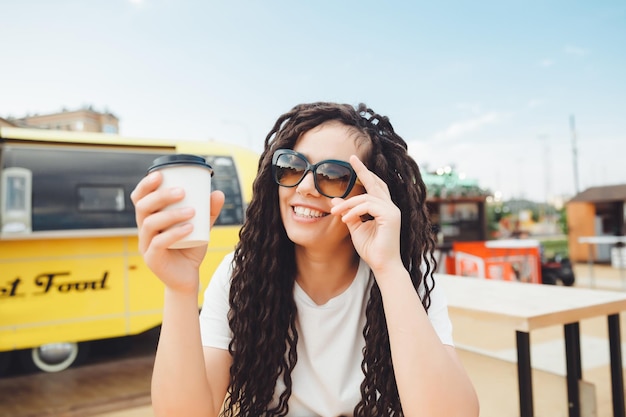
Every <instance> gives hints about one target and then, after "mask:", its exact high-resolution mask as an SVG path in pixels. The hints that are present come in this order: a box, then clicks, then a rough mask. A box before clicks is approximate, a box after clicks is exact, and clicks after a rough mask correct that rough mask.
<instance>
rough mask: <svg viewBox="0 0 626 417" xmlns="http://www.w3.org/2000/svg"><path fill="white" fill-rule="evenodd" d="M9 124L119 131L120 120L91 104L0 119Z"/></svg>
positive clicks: (31, 126) (86, 130)
mask: <svg viewBox="0 0 626 417" xmlns="http://www.w3.org/2000/svg"><path fill="white" fill-rule="evenodd" d="M3 121H4V122H7V123H9V124H8V126H16V127H29V128H33V127H34V128H40V129H52V130H70V131H79V132H104V133H119V120H118V118H117V117H116V116H115V115H113V114H112V113H110V112H108V111H105V112H103V113H101V112H98V111H95V110H94V109H93V108H92V107H91V106H87V107H83V108H81V109H78V110H66V109H63V110H62V111H60V112H58V113H49V114H34V115H28V116H26V117H21V118H8V119H0V126H7V125H3V124H1V123H2V122H3Z"/></svg>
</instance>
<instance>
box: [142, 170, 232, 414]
mask: <svg viewBox="0 0 626 417" xmlns="http://www.w3.org/2000/svg"><path fill="white" fill-rule="evenodd" d="M161 180H162V179H161V175H160V173H158V172H156V173H153V174H150V175H148V176H147V177H146V178H144V179H143V180H142V181H140V182H139V184H138V185H137V187H136V188H135V190H134V191H133V192H132V194H131V199H132V201H133V203H134V204H135V208H136V210H135V213H136V220H137V227H138V236H139V250H140V252H141V253H142V255H143V257H144V260H145V262H146V264H147V265H148V267H149V268H150V269H151V270H152V271H153V272H154V273H155V275H156V276H157V277H158V278H159V279H160V280H161V281H162V282H163V283H164V284H165V297H164V307H163V324H162V328H161V335H160V338H159V344H158V347H157V354H156V360H155V365H154V372H153V375H152V401H153V408H154V411H155V415H156V416H171V415H184V416H189V417H192V416H217V415H218V413H219V411H220V407H221V405H222V402H223V400H224V396H225V394H226V389H227V385H228V380H229V366H230V365H229V360H230V355H229V354H228V352H227V351H223V350H220V349H210V348H205V349H203V347H202V343H201V341H200V325H199V318H198V287H199V279H198V278H199V267H200V263H201V262H202V260H203V258H204V255H205V253H206V246H205V247H199V248H190V249H180V250H170V249H167V247H168V246H169V245H170V244H171V243H173V242H174V241H176V240H178V239H180V238H181V237H183V236H185V235H186V234H188V233H190V232H191V227H190V226H188V225H182V226H179V227H175V228H172V229H169V230H167V231H165V232H162V231H163V230H166V229H168V227H169V226H171V225H174V224H176V223H179V222H184V221H186V220H189V219H190V218H191V217H192V216H193V214H194V212H193V209H192V208H183V209H178V210H171V211H169V210H168V211H163V208H164V207H166V206H167V205H169V204H171V203H173V202H176V201H179V200H181V199H182V198H183V190H181V189H158V186H159V184H160V183H161ZM223 204H224V194H223V193H221V192H213V193H212V195H211V224H213V222H214V221H215V219H216V218H217V216H218V215H219V212H220V210H221V208H222V206H223ZM208 370H210V372H209V371H208Z"/></svg>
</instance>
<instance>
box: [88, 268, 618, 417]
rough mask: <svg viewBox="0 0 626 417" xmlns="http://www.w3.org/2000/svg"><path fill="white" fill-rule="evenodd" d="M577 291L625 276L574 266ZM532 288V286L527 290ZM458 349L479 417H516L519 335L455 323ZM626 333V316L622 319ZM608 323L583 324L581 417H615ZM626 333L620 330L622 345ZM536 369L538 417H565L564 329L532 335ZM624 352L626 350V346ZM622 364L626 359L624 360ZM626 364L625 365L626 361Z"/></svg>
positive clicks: (134, 412) (137, 410)
mask: <svg viewBox="0 0 626 417" xmlns="http://www.w3.org/2000/svg"><path fill="white" fill-rule="evenodd" d="M574 270H575V274H576V278H577V280H576V281H577V282H576V286H580V287H584V288H590V287H593V288H598V289H605V290H614V291H622V290H624V289H625V288H626V285H624V282H625V281H626V271H620V270H617V269H615V268H612V267H611V266H607V265H593V267H592V268H591V269H590V267H589V266H588V265H587V264H577V265H575V266H574ZM529 285H531V284H529ZM452 321H453V324H454V329H455V330H454V337H455V343H456V344H457V349H458V352H459V355H460V357H461V360H462V361H463V363H464V365H465V367H466V369H467V372H468V374H469V375H470V377H471V379H472V381H473V383H474V386H475V388H476V391H477V393H478V397H479V400H480V404H481V413H480V415H481V417H509V416H510V417H517V416H519V402H518V391H517V367H516V350H515V333H514V332H512V331H508V332H507V331H502V329H501V328H497V327H493V326H490V325H487V324H485V323H481V322H478V321H475V320H470V319H463V318H461V317H454V316H453V317H452ZM621 325H622V328H624V327H626V313H623V314H622V315H621ZM607 333H608V330H607V321H606V319H605V318H594V319H589V320H585V321H583V322H581V324H580V334H581V351H582V365H583V381H584V383H583V386H584V390H583V391H584V393H583V395H582V396H583V397H585V398H586V400H585V401H584V403H583V404H582V408H583V410H584V414H583V416H594V417H609V416H612V415H613V414H612V405H611V404H612V403H611V386H610V370H609V347H608V338H607V337H608V336H607ZM624 334H626V331H625V330H624V329H622V340H623V341H626V337H625V336H624ZM530 340H531V361H532V365H533V374H532V378H533V387H534V388H533V397H534V403H535V416H536V417H561V416H563V417H565V416H567V415H568V409H567V388H566V382H565V348H564V342H563V329H562V327H549V328H545V329H541V330H536V331H533V332H531V334H530ZM622 352H623V353H626V346H624V342H622ZM623 360H624V359H623ZM624 363H626V360H624ZM153 416H154V414H153V412H152V409H151V407H150V405H142V406H138V407H131V408H128V409H124V410H119V411H114V412H109V413H104V414H99V417H153Z"/></svg>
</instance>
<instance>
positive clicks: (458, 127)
mask: <svg viewBox="0 0 626 417" xmlns="http://www.w3.org/2000/svg"><path fill="white" fill-rule="evenodd" d="M501 118H502V115H501V114H500V113H497V112H489V113H485V114H483V115H480V116H478V117H474V118H472V119H466V120H461V121H458V122H454V123H452V124H451V125H450V126H448V127H447V128H446V129H444V130H442V131H439V132H437V133H436V134H435V135H434V139H438V140H440V139H451V138H455V137H459V136H462V135H464V134H466V133H469V132H474V131H477V130H479V129H481V128H482V127H484V126H487V125H490V124H493V123H496V122H498V121H499V120H500V119H501Z"/></svg>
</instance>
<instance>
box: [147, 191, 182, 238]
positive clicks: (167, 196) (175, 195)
mask: <svg viewBox="0 0 626 417" xmlns="http://www.w3.org/2000/svg"><path fill="white" fill-rule="evenodd" d="M183 198H185V190H184V189H183V188H180V187H173V188H160V189H157V190H154V191H152V192H150V193H149V194H146V195H144V196H143V197H142V198H141V199H140V200H138V201H137V203H135V219H136V221H137V227H140V228H141V227H142V226H143V221H144V220H145V219H146V218H147V217H148V216H150V215H152V214H154V213H157V212H159V211H164V209H165V208H166V207H167V206H169V205H172V204H174V203H176V202H179V201H181V200H182V199H183Z"/></svg>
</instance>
